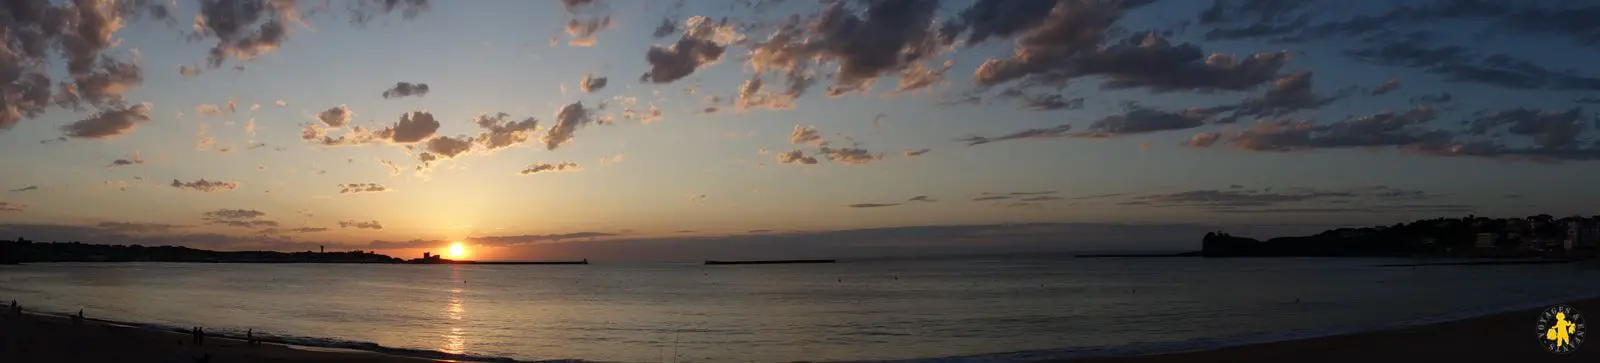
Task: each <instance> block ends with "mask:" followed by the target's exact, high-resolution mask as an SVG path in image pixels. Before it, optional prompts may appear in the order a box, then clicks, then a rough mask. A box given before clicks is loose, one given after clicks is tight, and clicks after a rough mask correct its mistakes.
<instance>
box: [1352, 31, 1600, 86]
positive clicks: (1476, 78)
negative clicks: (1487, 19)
mask: <svg viewBox="0 0 1600 363" xmlns="http://www.w3.org/2000/svg"><path fill="white" fill-rule="evenodd" d="M1346 54H1349V55H1350V56H1352V57H1354V58H1355V59H1357V60H1362V61H1366V62H1371V63H1376V64H1382V65H1389V66H1400V67H1408V68H1417V69H1421V70H1423V71H1425V72H1428V73H1432V74H1437V75H1441V76H1444V77H1445V79H1447V80H1450V81H1454V82H1471V83H1482V84H1487V85H1491V86H1497V87H1503V88H1511V89H1550V90H1561V91H1595V90H1600V77H1595V76H1586V75H1581V74H1577V73H1574V72H1571V71H1556V70H1551V69H1548V68H1546V67H1544V66H1540V65H1538V64H1534V63H1533V62H1530V61H1527V60H1523V59H1518V58H1516V57H1513V56H1511V55H1507V54H1492V55H1488V56H1480V55H1478V54H1476V53H1475V52H1473V51H1471V50H1469V49H1468V48H1464V47H1459V46H1432V45H1429V44H1426V43H1423V42H1418V41H1411V40H1397V41H1392V42H1387V43H1381V44H1376V45H1369V46H1366V47H1363V48H1357V49H1354V50H1350V51H1347V52H1346Z"/></svg>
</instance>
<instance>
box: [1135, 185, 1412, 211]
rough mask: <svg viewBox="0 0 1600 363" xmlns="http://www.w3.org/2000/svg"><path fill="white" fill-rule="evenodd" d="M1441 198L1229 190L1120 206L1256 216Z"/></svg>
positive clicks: (1378, 191) (1381, 190) (1387, 190)
mask: <svg viewBox="0 0 1600 363" xmlns="http://www.w3.org/2000/svg"><path fill="white" fill-rule="evenodd" d="M1439 197H1440V196H1439V195H1436V194H1432V193H1427V192H1424V191H1421V190H1410V189H1400V188H1393V187H1388V186H1382V185H1378V186H1365V187H1352V188H1345V189H1335V190H1330V189H1317V188H1280V189H1278V190H1273V188H1264V189H1242V188H1229V189H1226V190H1216V189H1197V190H1189V191H1183V192H1176V193H1165V194H1150V195H1142V196H1136V197H1133V198H1131V199H1129V200H1128V201H1124V202H1121V203H1119V204H1122V205H1139V206H1149V207H1158V208H1166V207H1181V208H1198V209H1204V210H1208V211H1213V212H1225V213H1254V212H1265V211H1268V210H1269V209H1260V208H1317V209H1323V208H1328V207H1326V206H1305V205H1306V203H1323V204H1335V205H1338V208H1352V209H1367V210H1373V209H1382V208H1396V207H1397V206H1404V205H1408V204H1396V203H1395V202H1399V201H1423V200H1432V199H1437V198H1439ZM1281 211H1285V212H1288V211H1292V209H1284V210H1281ZM1306 211H1311V210H1306ZM1322 211H1332V210H1322Z"/></svg>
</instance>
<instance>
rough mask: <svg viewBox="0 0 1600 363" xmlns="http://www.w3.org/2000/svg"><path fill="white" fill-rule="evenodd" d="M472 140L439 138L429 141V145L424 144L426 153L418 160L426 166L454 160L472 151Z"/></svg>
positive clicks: (467, 138)
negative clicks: (443, 160) (440, 161)
mask: <svg viewBox="0 0 1600 363" xmlns="http://www.w3.org/2000/svg"><path fill="white" fill-rule="evenodd" d="M472 140H473V139H472V138H470V137H467V136H457V137H448V136H439V137H435V138H432V139H429V140H428V142H427V143H425V144H423V148H422V149H423V150H426V151H424V152H422V153H421V154H418V155H417V159H418V160H421V161H422V162H423V163H424V164H427V163H429V162H432V161H434V160H439V159H453V158H455V157H456V156H460V155H461V154H465V153H467V152H470V151H472V145H473V141H472Z"/></svg>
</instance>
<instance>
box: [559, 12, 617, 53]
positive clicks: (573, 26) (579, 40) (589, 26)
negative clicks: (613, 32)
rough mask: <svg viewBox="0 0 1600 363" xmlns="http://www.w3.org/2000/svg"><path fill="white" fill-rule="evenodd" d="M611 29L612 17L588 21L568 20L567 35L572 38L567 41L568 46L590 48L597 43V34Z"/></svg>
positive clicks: (595, 18)
mask: <svg viewBox="0 0 1600 363" xmlns="http://www.w3.org/2000/svg"><path fill="white" fill-rule="evenodd" d="M608 27H611V17H609V16H605V17H599V16H597V17H590V18H588V19H569V20H567V35H569V36H572V38H571V39H568V40H567V45H570V46H574V47H589V46H593V45H594V43H595V36H594V35H595V33H599V32H600V31H601V30H603V29H605V28H608Z"/></svg>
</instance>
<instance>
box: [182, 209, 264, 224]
mask: <svg viewBox="0 0 1600 363" xmlns="http://www.w3.org/2000/svg"><path fill="white" fill-rule="evenodd" d="M266 215H267V214H266V213H262V212H261V211H257V210H253V209H218V210H214V211H210V212H205V213H202V214H201V215H200V220H201V221H204V222H205V224H212V225H221V226H228V227H239V228H263V227H277V226H278V222H277V221H271V220H266V219H261V217H265V216H266Z"/></svg>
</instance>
